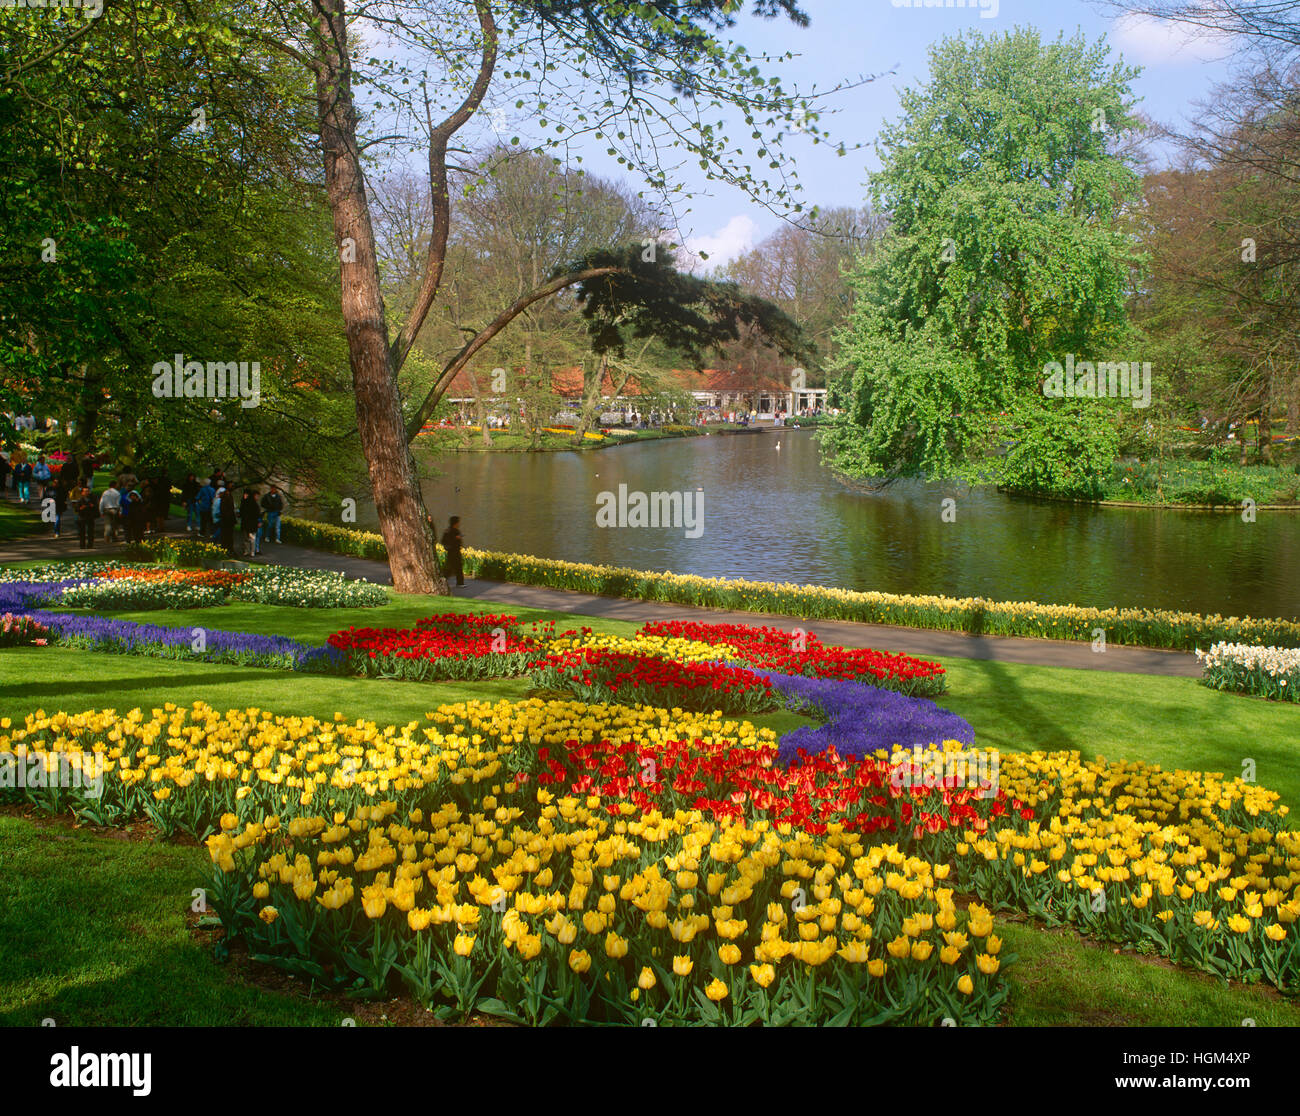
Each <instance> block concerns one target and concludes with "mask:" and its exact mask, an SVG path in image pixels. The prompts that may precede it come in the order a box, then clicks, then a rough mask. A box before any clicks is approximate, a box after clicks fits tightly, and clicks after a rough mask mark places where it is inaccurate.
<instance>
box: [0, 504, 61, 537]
mask: <svg viewBox="0 0 1300 1116" xmlns="http://www.w3.org/2000/svg"><path fill="white" fill-rule="evenodd" d="M40 525H41V516H40V512H39V511H37V510H36V505H35V504H31V505H29V506H27V507H23V506H22V505H21V504H15V503H14V502H13V501H12V500H9V499H7V498H6V497H4V496H0V542H11V541H12V540H14V539H25V538H26V537H27V536H28V535H32V534H35V533H36V529H37V528H38V527H39V526H40ZM47 530H48V528H47ZM72 533H73V534H74V535H75V534H76V533H77V532H76V528H75V525H74V528H73V532H72Z"/></svg>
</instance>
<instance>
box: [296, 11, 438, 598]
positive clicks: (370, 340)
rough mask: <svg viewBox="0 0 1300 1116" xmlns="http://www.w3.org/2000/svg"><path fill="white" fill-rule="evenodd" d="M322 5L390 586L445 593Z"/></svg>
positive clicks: (321, 29) (347, 263)
mask: <svg viewBox="0 0 1300 1116" xmlns="http://www.w3.org/2000/svg"><path fill="white" fill-rule="evenodd" d="M317 6H318V11H319V12H320V15H319V18H318V19H317V28H316V29H317V34H318V36H319V41H318V44H317V51H318V53H317V58H318V66H317V70H316V107H317V114H318V117H319V119H320V132H321V145H322V147H323V149H324V153H325V184H326V188H327V190H328V194H329V202H330V209H331V210H332V212H333V215H334V235H335V240H336V242H337V244H338V246H339V249H340V258H341V260H342V266H341V268H340V271H341V280H342V309H343V322H344V328H345V331H346V334H347V342H348V359H349V363H350V365H351V368H352V386H353V394H354V396H355V400H356V408H357V429H358V431H359V432H360V435H361V448H362V452H363V453H364V454H365V458H366V465H367V467H368V469H369V472H370V488H371V492H372V494H373V496H374V500H375V510H376V512H377V513H378V516H379V529H380V533H381V534H382V535H383V537H384V543H385V545H386V546H387V547H388V565H389V569H390V570H391V571H392V575H393V588H394V589H396V590H397V592H399V593H433V592H446V582H445V580H442V579H441V578H439V577H438V574H437V568H436V564H435V560H434V551H433V542H434V540H433V537H432V531H431V528H430V525H429V518H428V514H427V512H426V510H425V507H424V500H423V498H422V497H421V495H420V486H419V483H418V480H417V477H416V471H415V461H414V459H413V457H412V455H411V451H410V448H409V447H408V445H407V440H406V424H405V422H404V421H403V418H402V404H401V398H400V396H399V394H398V390H397V377H396V376H395V375H394V373H393V368H392V363H391V361H392V358H391V355H390V351H389V344H388V322H387V317H386V315H385V312H384V301H383V296H382V294H381V293H380V286H379V268H378V263H377V259H376V254H375V237H374V230H373V228H372V226H371V222H370V209H369V205H368V202H367V199H366V183H365V177H364V175H363V174H362V171H361V162H360V158H359V152H358V149H357V142H356V127H357V114H356V105H355V103H354V101H353V95H352V77H351V65H350V63H349V60H348V39H347V24H346V20H345V19H344V15H343V0H317ZM439 582H441V584H439Z"/></svg>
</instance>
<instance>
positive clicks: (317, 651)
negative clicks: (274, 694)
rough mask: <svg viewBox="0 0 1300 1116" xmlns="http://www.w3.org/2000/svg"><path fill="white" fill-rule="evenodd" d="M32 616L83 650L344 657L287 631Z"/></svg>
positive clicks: (55, 638) (288, 666) (304, 661)
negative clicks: (262, 632) (276, 633)
mask: <svg viewBox="0 0 1300 1116" xmlns="http://www.w3.org/2000/svg"><path fill="white" fill-rule="evenodd" d="M28 616H29V618H30V619H32V620H33V621H34V622H36V623H39V624H41V625H42V626H44V627H45V628H47V629H48V630H49V632H50V642H52V643H58V644H60V645H62V646H64V647H73V648H76V649H78V650H81V651H107V652H112V653H115V654H121V655H146V656H149V657H151V658H157V659H187V660H190V661H198V662H208V663H234V664H236V665H239V666H258V667H272V668H275V669H278V670H297V671H308V672H313V673H317V672H329V673H337V672H339V671H340V670H341V668H342V661H341V656H340V655H339V654H338V652H337V651H335V650H334V649H333V648H330V647H310V646H308V645H307V644H303V643H299V642H297V641H296V640H292V639H286V638H284V637H282V636H264V635H256V634H254V633H250V632H225V631H221V630H220V629H218V628H190V627H185V628H166V627H162V626H160V625H158V624H137V623H135V622H134V621H131V620H109V619H105V618H104V617H102V616H79V615H75V614H70V613H58V612H41V611H36V612H30V613H28Z"/></svg>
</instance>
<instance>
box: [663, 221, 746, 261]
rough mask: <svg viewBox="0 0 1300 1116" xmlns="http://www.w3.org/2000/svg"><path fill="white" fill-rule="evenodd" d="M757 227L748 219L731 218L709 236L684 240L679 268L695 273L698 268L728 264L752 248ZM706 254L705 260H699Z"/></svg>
mask: <svg viewBox="0 0 1300 1116" xmlns="http://www.w3.org/2000/svg"><path fill="white" fill-rule="evenodd" d="M757 233H758V226H757V225H756V224H755V223H754V221H753V220H752V219H751V218H749V217H744V216H737V217H733V218H732V219H731V220H730V221H728V222H727V223H726V224H725V225H723V226H722V228H720V229H719V230H718V231H717V232H715V233H713V234H712V235H711V236H691V237H687V238H686V243H685V245H684V248H683V251H682V260H681V266H682V268H683V269H684V270H689V271H696V270H698V269H699V268H702V267H703V268H711V267H716V266H718V265H719V264H725V263H730V262H731V261H732V260H734V259H735V258H736V257H737V256H739V255H740V254H741V253H742V252H744V251H747V250H748V249H750V248H752V247H753V246H754V237H755V236H756V235H757ZM701 252H707V253H708V256H709V258H708V259H707V260H701V259H700V253H701Z"/></svg>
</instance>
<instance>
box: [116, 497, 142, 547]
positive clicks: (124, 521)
mask: <svg viewBox="0 0 1300 1116" xmlns="http://www.w3.org/2000/svg"><path fill="white" fill-rule="evenodd" d="M139 518H140V493H139V492H137V491H136V490H135V489H134V488H128V487H127V486H126V484H125V483H124V484H123V485H122V499H121V500H120V501H119V503H118V505H117V521H118V522H119V523H120V524H121V525H122V541H123V542H125V543H126V545H127V546H130V545H131V544H132V543H134V542H135V533H136V530H137V521H138V520H139ZM139 529H141V530H143V524H139Z"/></svg>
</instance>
